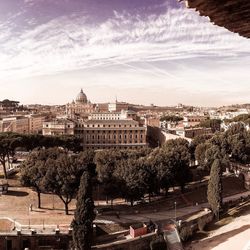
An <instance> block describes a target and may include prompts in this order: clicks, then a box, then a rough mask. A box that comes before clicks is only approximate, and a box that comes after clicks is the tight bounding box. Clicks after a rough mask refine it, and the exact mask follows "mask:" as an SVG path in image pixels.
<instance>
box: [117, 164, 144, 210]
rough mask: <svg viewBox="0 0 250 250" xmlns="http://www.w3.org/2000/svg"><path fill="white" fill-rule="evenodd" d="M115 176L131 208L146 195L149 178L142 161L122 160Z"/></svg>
mask: <svg viewBox="0 0 250 250" xmlns="http://www.w3.org/2000/svg"><path fill="white" fill-rule="evenodd" d="M114 176H116V178H117V179H118V180H119V181H120V183H121V184H120V190H121V194H122V197H123V198H125V199H127V200H129V201H130V204H131V206H133V204H134V201H135V200H139V199H141V198H142V197H143V196H144V194H145V193H146V190H147V181H148V179H149V178H148V172H147V171H146V170H145V168H144V166H143V162H142V161H141V160H134V159H128V160H121V161H120V162H119V163H117V167H116V169H115V173H114Z"/></svg>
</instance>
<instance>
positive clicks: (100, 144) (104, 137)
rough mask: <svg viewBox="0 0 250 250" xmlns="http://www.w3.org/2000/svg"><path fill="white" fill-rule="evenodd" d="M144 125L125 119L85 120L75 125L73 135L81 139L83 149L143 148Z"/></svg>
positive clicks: (144, 142) (144, 140)
mask: <svg viewBox="0 0 250 250" xmlns="http://www.w3.org/2000/svg"><path fill="white" fill-rule="evenodd" d="M146 131H147V129H146V127H142V126H139V122H138V121H135V120H132V119H127V120H87V121H84V122H79V123H78V124H77V125H76V127H75V135H77V136H78V137H80V138H82V139H83V147H84V148H85V149H111V148H117V149H127V148H134V149H136V148H143V147H146V146H147V143H146Z"/></svg>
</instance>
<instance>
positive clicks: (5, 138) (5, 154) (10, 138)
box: [0, 133, 21, 179]
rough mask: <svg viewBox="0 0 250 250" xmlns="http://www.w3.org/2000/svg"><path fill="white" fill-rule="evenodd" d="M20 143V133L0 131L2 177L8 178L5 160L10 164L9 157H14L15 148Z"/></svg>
mask: <svg viewBox="0 0 250 250" xmlns="http://www.w3.org/2000/svg"><path fill="white" fill-rule="evenodd" d="M20 145H21V138H20V135H18V134H16V133H0V163H1V164H2V166H3V171H4V177H5V179H7V178H8V175H7V169H6V162H7V163H8V165H9V164H10V157H14V155H15V150H16V148H17V147H19V146H20Z"/></svg>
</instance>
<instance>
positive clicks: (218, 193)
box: [207, 159, 222, 216]
mask: <svg viewBox="0 0 250 250" xmlns="http://www.w3.org/2000/svg"><path fill="white" fill-rule="evenodd" d="M221 177H222V167H221V162H220V161H219V160H218V159H216V160H214V162H213V165H212V167H211V171H210V179H209V182H208V190H207V199H208V203H209V204H210V206H211V209H212V211H213V213H214V215H217V216H219V212H220V208H221V205H222V180H221Z"/></svg>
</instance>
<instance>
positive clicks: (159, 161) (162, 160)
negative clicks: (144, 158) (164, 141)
mask: <svg viewBox="0 0 250 250" xmlns="http://www.w3.org/2000/svg"><path fill="white" fill-rule="evenodd" d="M148 164H149V165H150V166H151V169H152V170H151V171H152V175H155V177H153V178H152V179H151V180H150V182H151V185H152V189H153V190H154V191H155V192H157V191H158V190H159V189H164V190H165V194H166V195H167V193H168V189H169V188H170V187H171V186H172V185H173V184H174V175H173V171H172V170H173V166H172V164H171V162H170V158H169V157H168V155H167V154H166V153H165V151H164V150H162V149H160V150H157V152H155V153H154V154H152V155H151V156H150V157H149V159H148Z"/></svg>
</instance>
